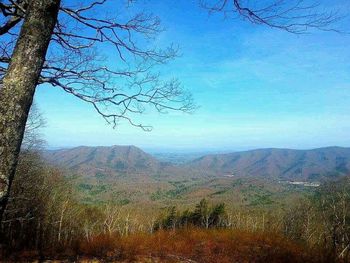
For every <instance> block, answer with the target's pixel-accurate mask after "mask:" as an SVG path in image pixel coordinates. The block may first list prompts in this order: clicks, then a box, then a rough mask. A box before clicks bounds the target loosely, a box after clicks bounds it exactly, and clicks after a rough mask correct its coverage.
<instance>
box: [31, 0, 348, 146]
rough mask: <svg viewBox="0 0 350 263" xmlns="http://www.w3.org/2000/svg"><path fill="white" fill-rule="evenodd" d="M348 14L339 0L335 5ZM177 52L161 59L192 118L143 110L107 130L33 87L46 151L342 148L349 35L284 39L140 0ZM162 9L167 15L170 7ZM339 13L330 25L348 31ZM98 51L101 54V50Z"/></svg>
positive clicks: (77, 105)
mask: <svg viewBox="0 0 350 263" xmlns="http://www.w3.org/2000/svg"><path fill="white" fill-rule="evenodd" d="M334 5H335V6H338V7H339V6H341V7H342V8H343V9H344V10H348V13H350V3H349V1H347V0H338V1H334ZM147 9H149V10H152V12H154V13H155V14H157V15H159V17H160V18H161V20H162V24H163V25H164V26H165V28H166V31H165V32H163V33H162V34H161V35H160V36H159V38H158V39H157V43H158V44H159V45H163V44H164V45H166V44H168V43H170V42H174V43H177V44H179V45H180V47H181V54H182V56H181V57H179V58H178V59H176V60H175V61H173V62H171V63H170V64H169V65H165V66H164V67H163V68H162V73H163V75H164V76H165V77H177V78H179V79H180V80H181V82H182V84H183V85H184V86H185V87H186V88H187V89H189V90H190V91H191V92H192V94H193V96H194V98H195V101H196V103H197V105H198V106H200V108H199V109H198V110H196V112H195V113H193V114H184V113H179V112H173V113H171V112H170V113H168V114H156V113H154V112H150V113H146V114H144V115H143V116H142V121H143V123H145V124H151V125H153V127H154V128H153V131H152V132H144V131H141V130H139V129H137V128H135V127H131V126H129V125H128V124H127V123H123V122H122V123H121V124H120V125H119V126H118V127H117V128H116V129H112V127H111V126H109V125H107V124H106V123H105V121H104V120H103V119H102V118H101V117H100V116H99V115H98V114H96V113H95V112H94V110H93V109H92V108H91V107H90V106H89V105H86V104H84V103H83V102H81V101H79V100H77V99H76V98H74V97H72V96H71V95H69V94H66V93H64V92H62V91H61V90H59V89H57V88H53V87H48V86H41V87H39V88H38V89H37V92H36V98H35V100H36V103H37V105H38V108H39V109H40V110H41V111H42V112H43V115H44V117H45V118H46V121H47V126H46V127H45V128H44V129H43V135H44V137H45V139H46V141H47V142H48V145H49V146H50V147H72V146H78V145H115V144H123V145H129V144H132V145H136V146H140V147H142V148H145V149H159V150H167V149H169V150H181V149H183V150H191V151H200V150H218V151H220V150H224V151H229V150H241V149H251V148H263V147H288V148H314V147H322V146H329V145H339V146H350V133H349V130H350V115H349V112H350V104H349V101H350V48H349V47H350V35H347V34H338V33H332V32H310V34H304V35H293V34H290V33H286V32H281V31H278V30H273V29H270V28H266V27H263V26H256V25H251V24H249V23H248V22H244V21H240V20H232V19H224V18H223V17H222V16H220V15H212V16H208V14H207V13H206V12H205V11H203V10H202V9H200V8H199V7H198V5H197V4H196V1H188V0H187V1H186V0H181V1H170V0H166V1H153V0H151V1H147ZM169 10H171V12H170V11H169ZM349 21H350V20H349V19H344V20H343V21H342V22H341V24H340V25H339V27H342V28H348V29H349V28H350V22H349ZM103 51H104V50H101V52H102V53H103Z"/></svg>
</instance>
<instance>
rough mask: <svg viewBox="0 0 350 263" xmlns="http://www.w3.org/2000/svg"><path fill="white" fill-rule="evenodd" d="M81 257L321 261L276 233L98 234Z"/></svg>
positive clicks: (84, 246) (81, 249)
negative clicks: (119, 235) (121, 235)
mask: <svg viewBox="0 0 350 263" xmlns="http://www.w3.org/2000/svg"><path fill="white" fill-rule="evenodd" d="M79 254H81V255H85V256H87V257H103V258H109V259H110V260H121V261H123V260H126V261H131V262H132V261H139V260H140V257H142V258H144V259H145V260H146V258H148V259H152V258H153V259H160V260H161V262H191V260H192V261H195V262H203V263H207V262H208V263H209V262H210V263H211V262H222V263H225V262H264V263H266V262H271V263H273V262H287V263H288V262H293V263H294V262H322V260H321V258H320V257H318V256H317V255H316V253H314V252H312V251H307V250H306V249H305V248H303V247H302V246H300V245H298V244H295V243H293V242H291V241H288V240H286V239H284V238H282V237H281V236H279V235H276V234H272V233H268V234H267V233H249V232H241V231H232V230H204V229H183V230H177V231H158V232H156V233H154V234H141V233H140V234H134V235H130V236H126V237H117V236H105V235H99V236H96V237H94V238H92V239H91V240H90V241H89V242H87V241H84V242H81V244H80V247H79ZM155 261H156V260H155Z"/></svg>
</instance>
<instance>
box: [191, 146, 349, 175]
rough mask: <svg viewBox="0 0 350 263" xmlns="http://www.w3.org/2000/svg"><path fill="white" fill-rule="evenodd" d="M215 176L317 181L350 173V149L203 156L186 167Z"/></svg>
mask: <svg viewBox="0 0 350 263" xmlns="http://www.w3.org/2000/svg"><path fill="white" fill-rule="evenodd" d="M187 166H188V167H191V168H192V169H198V170H201V171H210V172H211V173H214V174H216V175H227V176H230V175H231V176H232V175H233V176H254V177H256V176H259V177H261V176H263V177H272V178H282V179H286V180H296V179H298V180H319V179H321V178H322V177H330V176H337V175H347V174H349V172H350V148H341V147H327V148H319V149H313V150H291V149H259V150H251V151H244V152H235V153H229V154H214V155H206V156H203V157H201V158H198V159H196V160H194V161H192V162H190V163H188V164H187Z"/></svg>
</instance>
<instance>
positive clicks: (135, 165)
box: [44, 146, 161, 175]
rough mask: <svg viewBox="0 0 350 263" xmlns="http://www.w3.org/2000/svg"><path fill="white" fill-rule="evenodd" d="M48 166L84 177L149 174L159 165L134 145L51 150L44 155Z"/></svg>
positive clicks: (159, 165) (159, 164)
mask: <svg viewBox="0 0 350 263" xmlns="http://www.w3.org/2000/svg"><path fill="white" fill-rule="evenodd" d="M44 158H45V159H46V160H48V161H49V162H50V163H52V164H55V165H59V166H62V167H64V168H68V169H70V170H73V171H75V172H77V173H80V174H84V175H96V174H99V173H100V174H115V173H124V174H125V173H127V174H130V173H132V174H151V173H156V172H157V170H158V169H159V168H160V167H161V163H160V162H159V161H158V160H157V159H155V158H154V157H153V156H151V155H149V154H147V153H145V152H144V151H142V150H141V149H139V148H137V147H135V146H111V147H102V146H99V147H88V146H80V147H76V148H71V149H62V150H51V151H46V152H45V153H44Z"/></svg>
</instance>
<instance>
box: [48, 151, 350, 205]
mask: <svg viewBox="0 0 350 263" xmlns="http://www.w3.org/2000/svg"><path fill="white" fill-rule="evenodd" d="M43 154H44V157H45V159H46V160H47V161H48V162H49V163H51V164H54V165H57V166H59V167H60V168H63V169H64V170H65V171H66V175H67V177H68V178H70V180H71V181H72V182H73V183H74V185H76V188H77V189H78V193H79V195H80V199H81V201H82V202H83V203H87V204H101V203H106V202H113V203H116V204H118V205H122V206H127V207H138V206H140V205H143V206H146V207H152V208H154V209H158V208H163V207H167V206H170V205H178V206H181V207H190V206H192V205H193V204H195V203H197V202H199V201H200V200H201V199H203V198H206V199H208V200H209V201H211V202H213V203H219V202H225V203H227V204H228V205H229V206H230V207H236V208H238V207H244V208H249V209H276V208H283V207H286V206H288V204H290V203H292V202H294V201H295V200H297V199H298V198H300V197H302V196H304V195H308V194H310V193H312V192H314V191H315V189H317V187H318V186H319V185H320V184H321V183H322V182H325V181H329V180H334V179H336V178H339V177H341V176H345V175H347V172H348V171H349V167H350V149H349V148H341V147H328V148H320V149H313V150H290V149H259V150H251V151H244V152H234V153H228V154H210V155H205V156H201V157H198V155H199V154H196V156H192V158H191V157H190V156H185V157H183V158H186V160H187V161H186V162H183V161H178V160H179V158H180V160H183V159H181V156H179V154H177V155H175V156H174V157H173V159H174V161H173V162H169V161H167V162H165V161H161V160H159V159H161V158H159V159H158V158H156V157H154V156H153V155H151V154H148V153H146V152H144V151H142V150H141V149H140V148H137V147H135V146H111V147H85V146H83V147H76V148H72V149H63V150H53V151H45V152H44V153H43ZM163 155H164V154H163ZM155 156H157V154H155ZM158 156H160V154H158ZM166 158H167V160H169V159H170V160H171V154H166ZM193 158H194V159H193Z"/></svg>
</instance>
